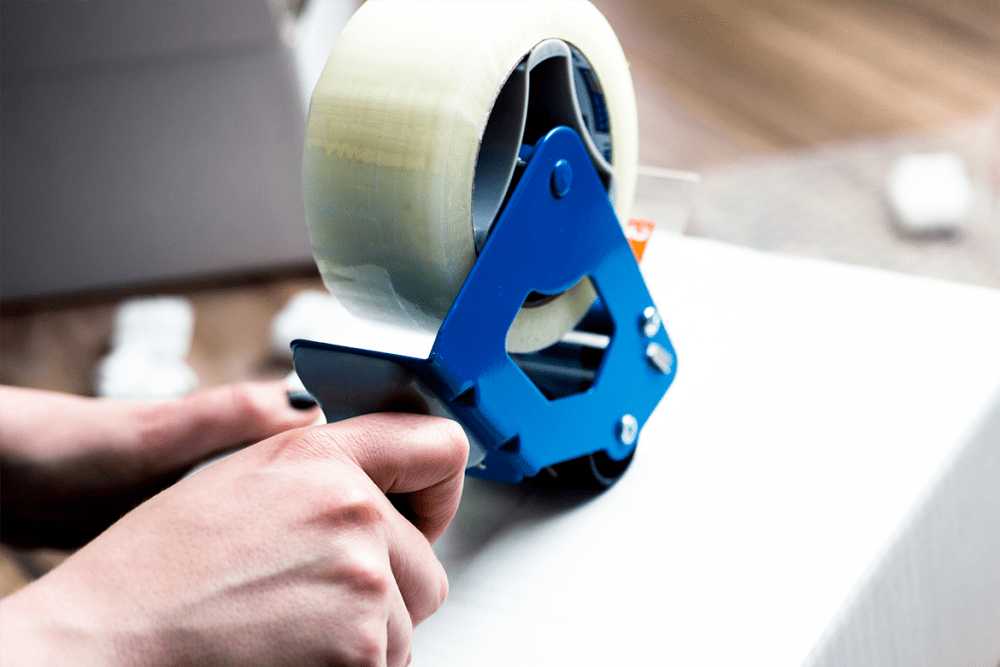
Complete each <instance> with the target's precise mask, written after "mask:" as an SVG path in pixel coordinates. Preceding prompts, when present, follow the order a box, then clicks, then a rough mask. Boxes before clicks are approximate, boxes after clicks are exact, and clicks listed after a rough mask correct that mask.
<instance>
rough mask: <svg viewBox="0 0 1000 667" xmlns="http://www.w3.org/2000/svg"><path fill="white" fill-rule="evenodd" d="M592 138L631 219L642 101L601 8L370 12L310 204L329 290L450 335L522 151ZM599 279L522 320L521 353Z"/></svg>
mask: <svg viewBox="0 0 1000 667" xmlns="http://www.w3.org/2000/svg"><path fill="white" fill-rule="evenodd" d="M555 125H569V126H571V127H573V128H574V129H577V130H578V132H579V133H580V134H581V136H583V138H584V141H585V143H586V144H587V148H588V151H589V152H590V154H591V157H592V159H593V160H594V163H595V166H596V167H597V169H598V172H599V173H600V174H601V177H602V179H603V180H604V183H605V186H606V187H607V188H608V192H609V196H611V198H612V203H614V205H615V208H616V211H617V212H618V217H619V219H627V215H628V208H629V206H630V204H631V201H632V197H633V194H634V189H635V175H636V165H637V155H638V130H637V123H636V110H635V94H634V92H633V89H632V81H631V77H630V76H629V72H628V64H627V63H626V61H625V56H624V54H623V53H622V50H621V47H620V46H619V44H618V41H617V39H616V38H615V36H614V33H613V31H612V29H611V27H610V26H609V25H608V23H607V21H605V20H604V17H603V16H601V14H600V13H599V12H598V11H597V10H596V9H595V8H594V7H593V6H592V5H590V4H589V3H587V2H582V1H575V2H573V1H571V2H530V3H529V2H509V1H506V0H499V1H477V2H453V1H449V0H446V1H443V2H414V1H412V0H401V1H393V0H371V1H370V2H367V3H365V4H364V5H363V6H362V7H361V8H360V9H359V10H358V12H357V13H356V14H355V16H354V17H353V18H352V19H351V21H350V23H349V24H348V26H347V27H346V28H345V30H344V32H343V33H342V34H341V36H340V38H339V40H338V41H337V44H336V46H335V48H334V50H333V52H332V53H331V55H330V58H329V60H328V61H327V64H326V67H325V69H324V71H323V74H322V76H321V77H320V80H319V82H318V84H317V86H316V89H315V92H314V93H313V97H312V103H311V106H310V112H309V120H308V126H307V134H306V146H305V157H304V161H303V192H304V199H305V204H306V217H307V220H308V223H309V233H310V239H311V242H312V248H313V253H314V255H315V257H316V261H317V264H318V266H319V269H320V272H321V274H322V276H323V280H324V282H325V284H326V286H327V288H328V289H329V290H330V291H331V292H333V293H334V294H335V295H336V296H337V297H338V298H339V299H341V301H342V302H343V303H344V304H345V305H346V306H347V307H348V309H350V310H351V311H352V312H354V313H355V314H359V315H362V316H364V317H367V318H370V319H376V320H383V321H387V322H392V323H394V324H403V325H405V326H409V327H414V328H420V329H425V330H431V331H433V330H436V329H437V328H438V326H439V325H440V323H441V321H442V319H443V318H444V316H445V314H446V313H447V312H448V309H449V308H450V307H451V304H452V302H453V300H454V298H455V296H456V295H457V294H458V291H459V289H460V288H461V286H462V283H463V282H464V280H465V278H466V276H467V275H468V273H469V271H470V269H471V267H472V265H473V263H474V262H475V259H476V254H477V249H478V248H481V247H482V244H483V242H484V241H485V238H486V237H487V235H488V233H489V227H490V225H491V224H492V222H493V221H494V219H495V217H496V215H497V211H498V210H499V208H500V206H501V204H502V202H503V198H504V193H505V192H506V191H507V190H508V189H509V188H511V187H513V183H514V181H515V180H516V178H517V176H518V173H519V170H518V164H517V154H518V149H519V148H520V146H521V144H522V142H523V143H527V144H531V143H534V141H537V140H538V139H539V138H541V136H543V135H544V133H545V132H546V131H548V129H551V127H554V126H555ZM594 296H595V292H594V289H593V286H592V285H591V283H590V281H589V279H587V278H584V279H583V280H581V282H580V283H578V284H577V285H576V286H574V287H572V288H570V289H568V290H567V291H566V292H564V293H562V294H560V295H558V296H556V297H555V298H538V299H536V300H535V302H534V303H533V304H528V305H531V306H532V307H525V308H522V309H521V312H520V314H519V315H518V317H517V319H516V320H515V322H514V324H513V325H512V326H511V330H510V332H509V334H508V338H507V344H508V349H509V350H510V351H512V352H526V351H533V350H538V349H541V348H543V347H546V346H548V345H550V344H552V343H554V342H555V341H556V340H558V339H559V338H560V337H561V336H562V335H563V334H564V333H565V332H566V331H568V330H570V329H571V328H572V327H573V326H574V325H575V324H576V323H577V322H578V321H579V320H580V318H581V317H582V316H583V314H584V313H585V312H586V310H587V308H588V307H589V305H590V304H591V303H592V301H593V299H594Z"/></svg>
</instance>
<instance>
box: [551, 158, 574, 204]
mask: <svg viewBox="0 0 1000 667" xmlns="http://www.w3.org/2000/svg"><path fill="white" fill-rule="evenodd" d="M551 180H552V194H553V195H555V196H556V199H562V198H563V197H565V196H566V195H567V194H569V186H570V184H571V183H572V182H573V168H572V167H570V166H569V162H567V161H566V160H558V161H556V163H555V166H553V167H552V179H551Z"/></svg>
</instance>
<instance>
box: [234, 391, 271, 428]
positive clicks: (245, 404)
mask: <svg viewBox="0 0 1000 667" xmlns="http://www.w3.org/2000/svg"><path fill="white" fill-rule="evenodd" d="M225 391H226V392H227V397H226V398H227V400H228V401H229V404H230V405H231V406H232V409H233V412H234V414H237V415H240V416H242V418H243V419H245V420H253V422H255V423H256V422H259V421H261V420H263V419H264V418H265V417H266V411H265V410H264V408H263V406H262V405H261V404H260V401H258V400H257V395H256V394H255V393H254V392H253V390H252V389H251V388H250V386H249V385H247V384H244V383H236V384H231V385H227V386H226V388H225Z"/></svg>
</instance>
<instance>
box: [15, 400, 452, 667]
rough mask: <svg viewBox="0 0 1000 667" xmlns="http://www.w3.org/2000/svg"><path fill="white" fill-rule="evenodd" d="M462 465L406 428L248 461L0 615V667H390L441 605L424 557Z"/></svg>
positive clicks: (440, 579)
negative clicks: (415, 630)
mask: <svg viewBox="0 0 1000 667" xmlns="http://www.w3.org/2000/svg"><path fill="white" fill-rule="evenodd" d="M467 456H468V442H467V441H466V439H465V435H464V433H463V431H462V429H461V427H459V426H458V425H457V424H455V423H454V422H450V421H447V420H444V419H439V418H436V417H427V416H423V415H408V414H407V415H404V414H376V415H367V416H364V417H357V418H354V419H350V420H347V421H343V422H339V423H336V424H330V425H326V426H316V427H312V428H306V429H297V430H294V431H289V432H286V433H283V434H280V435H277V436H274V437H272V438H270V439H268V440H265V441H264V442H261V443H259V444H257V445H254V446H252V447H249V448H247V449H245V450H243V451H241V452H238V453H237V454H234V455H233V456H230V457H228V458H226V459H225V460H223V461H221V462H219V463H218V464H216V465H214V466H211V467H209V468H207V469H205V470H203V471H201V472H198V473H197V474H195V475H193V476H191V477H189V478H187V479H184V480H183V481H181V482H179V483H178V484H176V485H174V486H172V487H170V488H169V489H167V490H165V491H164V492H162V493H161V494H159V495H157V496H156V497H154V498H152V499H150V500H149V501H147V502H146V503H144V504H142V505H140V506H139V507H138V508H136V509H135V510H134V511H133V512H131V513H129V514H128V515H126V516H125V517H124V518H123V519H122V520H121V521H119V522H118V523H116V524H115V525H113V526H112V527H111V528H110V529H108V530H107V531H106V532H105V533H103V534H102V535H100V536H99V537H98V538H97V539H96V540H94V541H93V542H91V543H90V544H88V545H87V546H86V547H84V548H83V549H81V550H80V551H78V552H77V553H76V554H74V555H73V556H72V557H70V558H69V559H68V560H67V561H66V562H64V563H63V564H62V565H60V566H59V567H58V568H56V569H55V570H53V571H52V572H50V573H49V574H47V575H46V576H44V577H42V578H41V579H39V580H38V581H36V582H35V583H33V584H31V585H29V586H28V587H27V588H24V589H22V590H21V591H19V592H18V593H15V594H14V595H13V596H11V597H9V598H7V599H5V600H3V602H2V603H0V610H2V611H3V619H4V622H3V624H2V626H0V630H2V632H3V633H4V636H3V638H2V640H0V647H2V650H3V651H4V652H5V653H2V654H0V662H2V663H3V664H8V660H10V663H9V664H20V665H33V664H81V665H86V664H129V665H173V664H185V665H187V664H194V665H202V664H205V665H207V664H211V665H230V664H233V665H236V664H238V665H249V664H253V665H390V666H392V665H405V664H408V662H409V658H410V637H411V632H412V629H413V627H414V626H416V625H417V624H418V623H420V622H421V621H422V620H424V619H425V618H427V617H428V616H430V615H431V614H432V613H434V612H435V611H436V610H437V609H438V608H439V607H440V605H441V604H442V603H443V601H444V598H445V596H446V595H447V586H448V584H447V577H446V576H445V573H444V569H443V568H442V567H441V564H440V562H439V561H438V560H437V558H436V557H435V556H434V553H433V551H432V550H431V543H432V542H433V541H434V540H436V539H437V537H439V536H440V535H441V533H442V532H443V531H444V529H445V527H446V526H447V525H448V522H449V521H451V518H452V516H453V515H454V513H455V510H456V509H457V507H458V501H459V497H460V496H461V491H462V483H463V478H464V469H465V463H466V459H467ZM386 494H403V495H401V496H398V497H397V498H396V502H397V504H398V503H399V502H405V504H406V506H407V508H408V510H409V511H410V513H411V514H412V516H413V519H412V520H413V523H411V522H410V521H407V520H406V519H405V518H404V517H403V516H402V514H400V513H399V512H398V511H397V510H396V509H395V507H394V506H393V504H392V502H390V499H389V498H388V497H387V495H386ZM15 637H16V641H17V643H16V645H15V644H14V641H15V640H14V638H15Z"/></svg>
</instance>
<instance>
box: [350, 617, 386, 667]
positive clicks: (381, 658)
mask: <svg viewBox="0 0 1000 667" xmlns="http://www.w3.org/2000/svg"><path fill="white" fill-rule="evenodd" d="M386 649H387V647H386V642H385V637H384V635H383V634H382V633H381V632H379V631H378V630H377V629H376V628H374V627H372V624H369V625H367V626H366V627H364V628H362V629H361V630H360V632H359V633H358V636H357V637H356V638H355V640H354V651H353V653H354V655H353V656H351V659H350V661H349V663H348V664H350V665H351V667H381V666H383V665H385V664H386Z"/></svg>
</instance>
